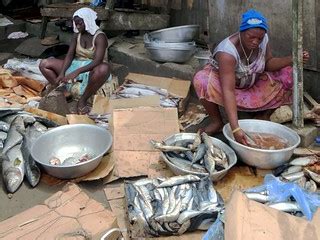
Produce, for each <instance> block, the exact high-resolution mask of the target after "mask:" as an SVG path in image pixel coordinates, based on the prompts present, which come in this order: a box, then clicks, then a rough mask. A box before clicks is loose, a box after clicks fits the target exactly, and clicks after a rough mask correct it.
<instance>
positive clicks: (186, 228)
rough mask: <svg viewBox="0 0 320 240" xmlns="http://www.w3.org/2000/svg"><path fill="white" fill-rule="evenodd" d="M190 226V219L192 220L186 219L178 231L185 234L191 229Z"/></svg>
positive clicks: (179, 233)
mask: <svg viewBox="0 0 320 240" xmlns="http://www.w3.org/2000/svg"><path fill="white" fill-rule="evenodd" d="M190 226H191V221H190V220H188V221H185V222H184V223H183V224H182V225H181V227H180V229H179V231H178V232H177V233H178V235H182V234H184V233H185V232H186V231H187V230H188V229H189V227H190Z"/></svg>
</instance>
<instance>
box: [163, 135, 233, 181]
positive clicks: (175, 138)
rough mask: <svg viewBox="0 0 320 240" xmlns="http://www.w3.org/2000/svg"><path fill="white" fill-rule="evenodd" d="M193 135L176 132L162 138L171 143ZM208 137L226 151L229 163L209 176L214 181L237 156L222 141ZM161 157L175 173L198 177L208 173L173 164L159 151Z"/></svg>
mask: <svg viewBox="0 0 320 240" xmlns="http://www.w3.org/2000/svg"><path fill="white" fill-rule="evenodd" d="M195 136H196V133H177V134H174V135H171V136H169V137H168V138H166V139H165V140H164V143H165V144H167V145H172V144H174V143H175V142H177V141H181V140H188V139H194V138H195ZM210 138H211V140H212V142H213V144H214V145H215V146H217V147H219V148H221V149H222V150H223V151H224V152H225V153H226V155H227V157H228V163H229V166H228V168H226V169H224V170H222V171H218V172H216V173H214V174H212V175H211V176H210V177H211V180H212V181H213V182H216V181H219V180H220V179H222V178H223V177H224V176H225V175H226V174H227V172H228V171H229V170H230V169H231V168H232V167H233V166H234V165H235V164H236V163H237V156H236V154H235V152H234V151H233V150H232V149H231V148H230V147H229V146H228V145H227V144H225V143H224V142H222V141H220V140H219V139H217V138H213V137H210ZM161 157H162V159H163V161H164V162H165V163H166V164H167V165H168V167H169V168H170V169H171V171H172V172H173V173H174V174H176V175H187V174H193V175H196V176H199V177H206V176H208V175H209V173H208V174H206V173H198V172H193V171H189V170H185V169H182V168H179V167H177V166H176V165H174V164H173V163H171V162H170V161H169V160H168V158H167V157H166V156H165V155H164V154H163V153H161Z"/></svg>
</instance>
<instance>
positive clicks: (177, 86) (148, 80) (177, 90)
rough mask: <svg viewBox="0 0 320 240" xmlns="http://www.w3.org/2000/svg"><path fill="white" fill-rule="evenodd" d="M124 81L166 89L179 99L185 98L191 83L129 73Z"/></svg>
mask: <svg viewBox="0 0 320 240" xmlns="http://www.w3.org/2000/svg"><path fill="white" fill-rule="evenodd" d="M126 80H131V81H134V82H136V83H141V84H145V85H149V86H154V87H160V88H164V89H167V90H168V92H169V93H171V94H172V95H174V96H177V97H180V98H186V97H187V96H188V93H189V88H190V85H191V82H190V81H189V80H181V79H174V78H165V77H157V76H151V75H144V74H137V73H129V74H128V75H127V76H126Z"/></svg>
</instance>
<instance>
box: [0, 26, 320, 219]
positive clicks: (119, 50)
mask: <svg viewBox="0 0 320 240" xmlns="http://www.w3.org/2000/svg"><path fill="white" fill-rule="evenodd" d="M50 27H51V28H54V26H52V24H51V25H50V24H49V29H50ZM26 29H27V30H28V32H29V33H34V34H35V35H37V34H38V33H39V29H40V27H39V25H35V26H30V24H29V25H27V28H26ZM53 32H54V33H56V32H57V29H54V31H53ZM51 33H52V32H51ZM66 36H68V34H63V38H65V37H66ZM22 41H23V40H21V39H20V40H0V64H3V63H5V62H6V60H7V59H8V58H9V57H14V56H20V55H18V54H17V53H15V52H14V49H15V48H16V47H17V46H18V45H19V44H20V43H21V42H22ZM109 54H110V57H111V59H112V60H113V62H115V63H121V64H124V65H126V66H128V68H129V71H133V72H140V73H146V74H154V75H159V76H170V77H177V78H182V79H186V80H191V78H192V76H193V73H194V71H195V70H196V69H197V68H198V67H199V66H198V64H197V62H195V59H192V60H190V62H189V64H186V65H183V64H170V63H165V64H159V63H156V62H153V61H151V60H149V59H148V57H147V55H146V53H145V50H144V49H143V46H142V45H141V41H140V43H139V39H133V40H132V42H131V43H128V42H127V43H125V42H120V43H119V44H116V45H115V46H113V47H112V48H111V49H110V51H109ZM192 95H193V96H194V92H192ZM192 101H196V98H192ZM247 116H248V115H246V114H244V116H243V118H247ZM209 121H210V119H206V120H205V121H204V122H203V123H201V126H196V127H193V128H190V129H189V131H190V132H194V131H196V130H197V128H198V127H202V126H204V125H206V124H207V123H208V122H209ZM316 130H317V129H316ZM316 132H317V131H316ZM314 133H315V132H314V131H313V134H314ZM317 134H319V131H318V133H317ZM216 137H218V138H221V139H223V137H222V134H219V135H217V136H216ZM0 172H1V171H0ZM64 184H65V183H61V184H58V185H53V186H50V185H48V184H46V183H44V182H41V183H40V184H39V185H38V186H37V187H36V188H34V189H31V188H30V187H29V185H28V183H23V184H22V186H21V187H20V189H19V190H18V191H17V192H16V193H14V194H13V195H12V196H8V195H7V194H6V191H5V189H4V186H3V183H2V178H1V177H0V185H1V186H2V189H0V203H1V204H0V221H2V220H4V219H7V218H9V217H11V216H13V215H15V214H17V213H19V212H21V211H24V210H26V209H28V208H30V207H32V206H34V205H37V204H40V203H42V202H43V201H44V200H45V199H47V198H48V197H49V196H51V195H52V194H54V193H55V192H57V191H59V190H61V189H62V187H63V186H64ZM79 186H80V187H81V188H83V189H84V191H85V192H86V193H87V194H88V195H89V196H90V197H92V198H94V199H95V200H97V201H98V202H100V203H102V204H103V205H105V206H107V205H108V203H107V201H106V197H105V194H104V192H103V188H104V185H103V183H102V181H92V182H86V183H80V184H79Z"/></svg>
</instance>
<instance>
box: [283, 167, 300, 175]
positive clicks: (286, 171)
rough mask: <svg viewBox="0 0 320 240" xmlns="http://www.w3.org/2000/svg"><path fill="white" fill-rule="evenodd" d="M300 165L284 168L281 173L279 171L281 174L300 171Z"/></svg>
mask: <svg viewBox="0 0 320 240" xmlns="http://www.w3.org/2000/svg"><path fill="white" fill-rule="evenodd" d="M301 171H302V166H291V167H289V168H288V169H286V170H285V171H284V172H283V173H281V176H283V175H288V174H291V173H296V172H301Z"/></svg>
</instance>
